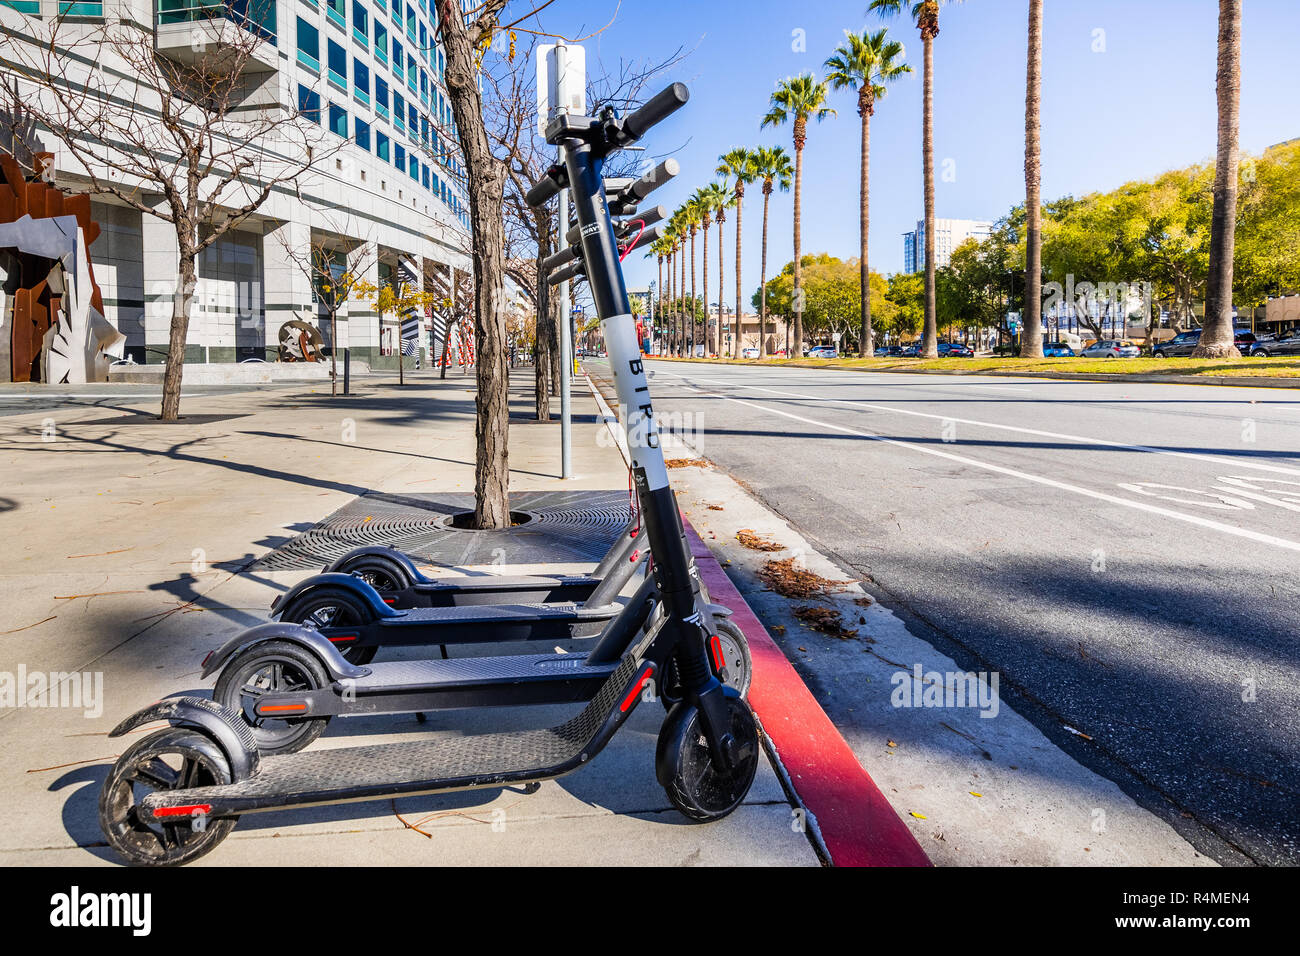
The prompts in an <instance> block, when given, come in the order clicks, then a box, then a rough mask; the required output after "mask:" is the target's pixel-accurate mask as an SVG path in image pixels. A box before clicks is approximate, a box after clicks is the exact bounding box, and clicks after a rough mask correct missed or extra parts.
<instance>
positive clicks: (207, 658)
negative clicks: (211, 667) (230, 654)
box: [199, 651, 216, 667]
mask: <svg viewBox="0 0 1300 956" xmlns="http://www.w3.org/2000/svg"><path fill="white" fill-rule="evenodd" d="M215 653H216V651H208V652H207V653H206V654H204V655H203V663H202V664H200V665H199V666H200V667H207V666H208V661H210V660H212V655H213V654H215Z"/></svg>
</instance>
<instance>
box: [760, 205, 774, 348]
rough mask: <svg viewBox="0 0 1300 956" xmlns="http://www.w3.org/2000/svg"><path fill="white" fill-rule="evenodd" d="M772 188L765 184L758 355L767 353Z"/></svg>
mask: <svg viewBox="0 0 1300 956" xmlns="http://www.w3.org/2000/svg"><path fill="white" fill-rule="evenodd" d="M771 205H772V190H771V189H770V188H768V186H767V184H766V183H764V184H763V256H762V260H761V262H762V264H761V265H760V266H759V270H758V357H759V358H763V357H764V356H765V355H767V214H768V211H769V209H770V207H771Z"/></svg>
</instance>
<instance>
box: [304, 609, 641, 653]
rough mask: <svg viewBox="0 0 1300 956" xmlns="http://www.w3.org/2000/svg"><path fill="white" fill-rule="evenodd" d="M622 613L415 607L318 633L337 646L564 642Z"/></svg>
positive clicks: (596, 630) (590, 633)
mask: <svg viewBox="0 0 1300 956" xmlns="http://www.w3.org/2000/svg"><path fill="white" fill-rule="evenodd" d="M622 610H623V604H622V602H615V603H611V604H602V605H600V606H598V607H591V606H589V605H586V604H575V603H563V604H540V603H538V604H473V605H467V606H462V607H415V608H409V609H406V610H402V611H399V612H398V613H397V614H395V615H394V616H392V617H385V618H380V619H379V620H378V621H374V622H372V623H370V624H367V625H365V626H363V627H355V626H350V625H339V626H336V627H322V628H321V629H320V632H321V634H323V635H324V636H325V637H327V638H328V639H329V640H330V641H332V642H333V643H334V644H336V645H339V646H344V645H352V644H356V645H359V646H364V645H367V644H376V645H379V646H393V645H401V644H464V643H473V644H478V643H494V642H501V641H536V640H544V641H546V640H566V639H568V638H573V637H591V636H593V635H595V634H598V633H599V632H600V630H601V628H602V627H603V626H604V625H605V623H606V622H608V621H609V620H610V619H611V618H613V617H616V616H617V615H618V614H619V613H620V612H621V611H622Z"/></svg>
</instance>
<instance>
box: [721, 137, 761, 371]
mask: <svg viewBox="0 0 1300 956" xmlns="http://www.w3.org/2000/svg"><path fill="white" fill-rule="evenodd" d="M716 172H717V174H718V175H719V176H724V177H726V178H727V179H729V180H734V183H733V185H732V193H733V195H734V198H733V203H732V205H734V206H735V207H736V333H735V335H734V336H733V344H734V349H733V351H732V357H733V358H740V333H741V331H742V329H743V328H744V324H743V323H742V321H741V312H742V306H741V301H742V299H741V297H742V296H743V295H744V284H743V283H742V282H741V279H740V237H741V227H742V225H743V221H744V212H745V206H744V203H745V187H746V186H747V185H749V184H750V183H752V182H754V180H755V179H756V178H757V167H756V166H755V154H754V153H753V152H752V151H751V150H748V149H745V148H744V147H737V148H736V149H730V150H727V152H725V153H723V154H722V155H721V156H719V157H718V168H717V170H716ZM720 240H721V235H719V241H720ZM721 302H722V296H721V294H719V296H718V303H719V305H721ZM758 338H759V354H762V348H763V346H762V338H763V329H762V325H761V319H760V325H759V335H758Z"/></svg>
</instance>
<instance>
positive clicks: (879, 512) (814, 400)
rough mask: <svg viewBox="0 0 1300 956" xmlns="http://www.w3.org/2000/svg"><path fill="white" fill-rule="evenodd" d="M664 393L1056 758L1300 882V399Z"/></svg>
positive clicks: (683, 424) (699, 384)
mask: <svg viewBox="0 0 1300 956" xmlns="http://www.w3.org/2000/svg"><path fill="white" fill-rule="evenodd" d="M650 368H651V369H652V372H653V375H654V379H653V382H652V390H653V392H654V399H655V406H656V409H657V411H658V413H659V414H660V416H667V418H668V421H669V422H670V423H674V424H675V425H676V426H677V427H678V428H684V429H685V431H686V435H685V437H686V438H687V439H688V440H689V441H690V442H691V443H692V444H693V445H694V446H695V447H696V448H697V449H698V450H699V451H700V452H701V453H702V454H704V455H705V456H706V457H708V458H709V459H711V460H712V461H714V462H715V463H716V464H718V465H720V466H721V467H723V468H725V469H726V470H727V471H729V472H730V473H731V474H733V475H734V476H735V477H737V478H739V479H741V480H742V481H743V482H744V483H745V484H746V485H747V487H749V488H750V489H751V490H752V491H753V492H754V493H756V494H757V495H758V496H759V497H760V498H762V499H763V500H764V501H765V502H766V503H767V504H768V505H769V506H770V507H771V508H773V509H774V510H775V511H777V512H779V513H780V514H781V515H782V516H784V517H785V518H786V519H788V520H789V521H791V522H792V523H793V524H795V526H796V527H797V528H798V529H799V530H800V531H801V532H802V533H803V534H804V535H805V536H806V537H808V538H809V539H811V540H813V541H815V542H816V543H817V544H818V546H819V548H820V549H822V550H823V551H824V552H825V553H826V554H827V555H828V556H830V557H832V558H833V559H834V560H836V561H837V562H839V563H840V564H841V566H842V567H843V568H844V569H845V570H846V571H847V572H849V573H850V574H853V575H854V576H862V577H865V578H867V581H868V585H867V586H868V587H869V589H872V590H874V592H875V593H876V596H877V597H878V598H879V599H880V600H881V601H882V602H883V603H884V604H885V605H886V606H888V607H890V608H891V609H893V610H895V611H897V612H898V613H899V614H900V615H902V616H903V617H904V619H905V620H906V621H907V622H908V624H909V627H911V628H912V629H913V630H914V631H915V632H916V633H918V634H920V635H921V636H923V637H924V638H925V639H926V640H928V641H930V642H931V643H933V644H934V645H935V646H936V647H938V648H939V649H940V650H942V651H944V652H945V653H948V654H950V655H952V656H953V657H954V658H955V659H956V660H957V661H958V662H959V664H960V665H961V666H962V667H965V668H968V669H970V670H989V669H993V670H996V671H998V672H999V673H1000V675H1001V687H1002V694H1003V698H1004V702H1005V703H1006V704H1009V705H1010V706H1012V707H1013V708H1015V709H1016V710H1018V711H1019V712H1020V713H1022V714H1023V715H1024V716H1026V717H1028V718H1029V719H1030V720H1032V721H1033V722H1034V723H1035V724H1036V725H1037V726H1038V727H1039V728H1040V729H1041V730H1042V731H1043V732H1044V733H1045V734H1046V735H1047V736H1048V737H1049V738H1050V739H1051V740H1053V741H1054V742H1056V743H1057V744H1058V745H1060V746H1061V747H1063V748H1065V749H1066V750H1067V751H1068V752H1069V753H1071V754H1073V755H1074V756H1076V757H1077V759H1079V760H1080V761H1081V762H1083V763H1084V764H1086V765H1087V766H1089V767H1091V768H1092V769H1094V770H1096V771H1098V772H1100V773H1102V774H1103V775H1105V776H1107V777H1109V778H1111V779H1112V780H1114V781H1115V782H1116V783H1117V784H1118V785H1119V786H1121V787H1122V788H1123V789H1124V790H1126V791H1127V792H1128V793H1130V794H1131V795H1132V796H1133V797H1134V798H1135V799H1137V800H1138V802H1139V803H1141V804H1142V805H1143V806H1146V807H1147V808H1149V809H1151V810H1153V811H1154V812H1157V813H1159V814H1160V815H1161V816H1162V817H1164V818H1166V819H1168V820H1170V822H1171V823H1172V824H1173V825H1174V826H1175V827H1176V828H1177V829H1178V830H1179V832H1181V833H1183V835H1184V836H1185V837H1186V838H1187V839H1189V840H1190V841H1191V842H1192V843H1193V845H1195V846H1196V847H1197V848H1198V849H1200V850H1202V851H1203V852H1205V853H1207V854H1209V855H1210V856H1212V857H1214V858H1216V859H1218V860H1220V861H1221V862H1225V863H1234V862H1235V863H1241V862H1250V861H1253V862H1257V863H1262V864H1291V865H1295V864H1297V863H1300V646H1298V645H1300V391H1292V390H1277V389H1240V388H1220V387H1209V386H1180V385H1144V384H1120V383H1090V382H1067V381H1044V380H1035V379H1013V378H1001V377H948V376H931V375H900V374H864V373H857V372H843V371H833V370H826V371H822V370H808V369H777V368H768V367H738V366H712V365H711V366H686V365H683V364H677V363H667V362H652V363H650ZM1084 735H1086V736H1084Z"/></svg>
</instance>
